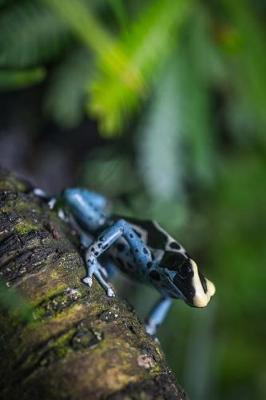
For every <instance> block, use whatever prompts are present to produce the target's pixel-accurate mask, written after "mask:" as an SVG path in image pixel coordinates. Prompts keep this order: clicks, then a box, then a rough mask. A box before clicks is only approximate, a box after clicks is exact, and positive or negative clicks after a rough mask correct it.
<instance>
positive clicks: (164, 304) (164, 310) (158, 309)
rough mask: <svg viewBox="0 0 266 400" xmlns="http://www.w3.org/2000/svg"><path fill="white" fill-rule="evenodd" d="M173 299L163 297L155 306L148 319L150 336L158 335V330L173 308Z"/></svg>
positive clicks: (147, 329)
mask: <svg viewBox="0 0 266 400" xmlns="http://www.w3.org/2000/svg"><path fill="white" fill-rule="evenodd" d="M171 304H172V299H171V298H170V297H161V298H160V299H159V300H158V302H157V303H156V304H155V305H154V307H153V308H152V310H151V312H150V313H149V315H148V317H147V319H146V324H145V328H146V332H147V333H149V334H150V335H152V336H154V335H156V332H157V329H158V328H159V326H160V325H161V324H162V323H163V321H164V319H165V318H166V315H167V314H168V311H169V309H170V307H171Z"/></svg>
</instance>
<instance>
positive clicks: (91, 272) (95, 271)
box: [82, 260, 115, 297]
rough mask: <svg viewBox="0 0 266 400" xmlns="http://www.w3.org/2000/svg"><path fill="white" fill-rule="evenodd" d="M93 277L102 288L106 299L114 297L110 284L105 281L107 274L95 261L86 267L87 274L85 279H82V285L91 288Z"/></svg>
mask: <svg viewBox="0 0 266 400" xmlns="http://www.w3.org/2000/svg"><path fill="white" fill-rule="evenodd" d="M93 276H94V277H95V278H96V279H97V281H98V282H99V283H100V285H101V286H102V287H103V288H104V290H105V291H106V294H107V296H108V297H115V292H114V290H113V288H112V286H111V285H110V283H109V282H108V281H107V278H108V274H107V271H106V269H105V268H104V267H102V266H101V265H100V264H99V263H98V262H97V261H96V260H94V263H93V264H91V263H90V265H88V273H87V275H86V276H85V278H83V279H82V281H83V283H85V284H86V285H88V286H89V287H92V284H93Z"/></svg>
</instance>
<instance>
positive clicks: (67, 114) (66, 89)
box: [44, 49, 91, 128]
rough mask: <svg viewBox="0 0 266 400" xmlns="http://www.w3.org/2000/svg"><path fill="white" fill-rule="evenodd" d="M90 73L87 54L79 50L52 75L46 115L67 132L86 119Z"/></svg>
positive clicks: (68, 57) (64, 60)
mask: <svg viewBox="0 0 266 400" xmlns="http://www.w3.org/2000/svg"><path fill="white" fill-rule="evenodd" d="M90 69H91V60H90V57H89V55H88V53H87V51H86V50H84V49H77V50H75V51H72V52H71V53H69V54H68V55H67V56H66V57H65V58H64V59H63V61H62V62H61V63H60V64H58V66H57V67H56V68H55V69H54V71H53V73H52V74H51V77H50V82H49V86H48V90H47V93H46V97H45V102H44V107H45V111H46V112H47V114H49V115H51V116H52V118H53V119H54V120H55V121H56V122H57V123H58V124H59V125H61V126H63V127H65V128H72V127H75V126H77V125H78V124H79V123H80V122H81V120H82V117H83V116H84V111H83V104H84V98H85V95H86V91H85V87H86V85H87V82H88V79H89V71H90Z"/></svg>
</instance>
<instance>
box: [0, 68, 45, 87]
mask: <svg viewBox="0 0 266 400" xmlns="http://www.w3.org/2000/svg"><path fill="white" fill-rule="evenodd" d="M45 75H46V71H45V69H44V68H34V69H29V70H0V90H7V89H21V88H25V87H27V86H30V85H32V84H35V83H39V82H41V81H42V80H43V79H44V78H45Z"/></svg>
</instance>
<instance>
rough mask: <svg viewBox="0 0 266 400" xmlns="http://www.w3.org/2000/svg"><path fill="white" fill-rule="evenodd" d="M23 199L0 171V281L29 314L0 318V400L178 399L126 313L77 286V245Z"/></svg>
mask: <svg viewBox="0 0 266 400" xmlns="http://www.w3.org/2000/svg"><path fill="white" fill-rule="evenodd" d="M28 189H29V185H28V184H27V183H25V182H24V181H22V180H20V179H17V178H15V177H14V176H13V175H12V174H9V173H7V172H6V171H3V170H0V274H1V280H2V281H4V282H5V283H6V286H7V287H8V289H7V293H8V292H9V291H12V293H13V291H14V289H12V288H15V289H17V291H18V292H19V293H20V295H22V296H23V297H24V298H25V299H26V300H27V301H28V302H29V303H30V304H31V305H32V310H33V320H32V321H31V322H29V323H25V321H23V320H21V318H20V317H19V315H14V313H11V311H10V308H9V311H5V310H4V309H3V310H2V312H1V314H0V329H1V336H0V338H1V339H0V346H1V362H0V398H1V399H3V400H5V399H9V400H13V399H16V400H17V399H20V400H29V399H36V400H41V399H45V400H48V399H49V400H53V399H56V400H60V399H68V400H72V399H73V400H74V399H79V400H81V399H82V400H85V399H86V400H87V399H96V400H97V399H109V400H111V399H112V400H118V399H119V400H122V399H125V400H126V399H127V400H130V399H142V400H146V399H158V400H159V399H167V400H169V399H171V400H172V399H180V400H181V399H187V397H186V395H185V393H184V392H183V390H182V389H181V388H180V387H179V386H178V385H176V384H175V379H174V377H173V374H172V373H171V371H170V370H169V368H168V367H167V365H166V364H165V360H164V356H163V354H162V350H161V348H160V346H159V344H158V343H156V342H155V341H154V340H153V339H152V338H150V337H149V336H148V335H147V334H146V333H145V330H144V328H143V325H142V324H141V322H140V321H139V320H138V318H137V317H136V315H135V313H134V311H132V309H131V308H130V307H129V306H128V305H127V304H126V303H125V302H123V301H121V299H119V298H114V299H113V298H108V297H107V296H106V294H105V292H104V291H103V289H102V288H101V287H100V286H99V284H98V283H97V282H96V281H94V285H93V287H92V288H91V289H89V288H87V287H86V286H85V285H83V284H82V283H81V277H82V276H84V272H85V271H84V263H83V260H82V258H81V255H80V253H79V247H78V241H77V238H76V237H75V236H74V235H73V233H72V234H71V232H70V230H69V228H68V226H66V224H64V223H63V222H62V221H61V220H59V219H58V217H57V216H56V214H55V212H53V211H50V210H49V209H48V207H47V206H46V205H45V204H43V203H42V202H41V201H40V200H39V199H36V198H35V197H34V196H33V195H32V194H29V191H28ZM2 297H4V298H5V296H2ZM16 299H17V301H18V299H19V297H18V295H17V297H16ZM1 308H3V304H2V306H1Z"/></svg>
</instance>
